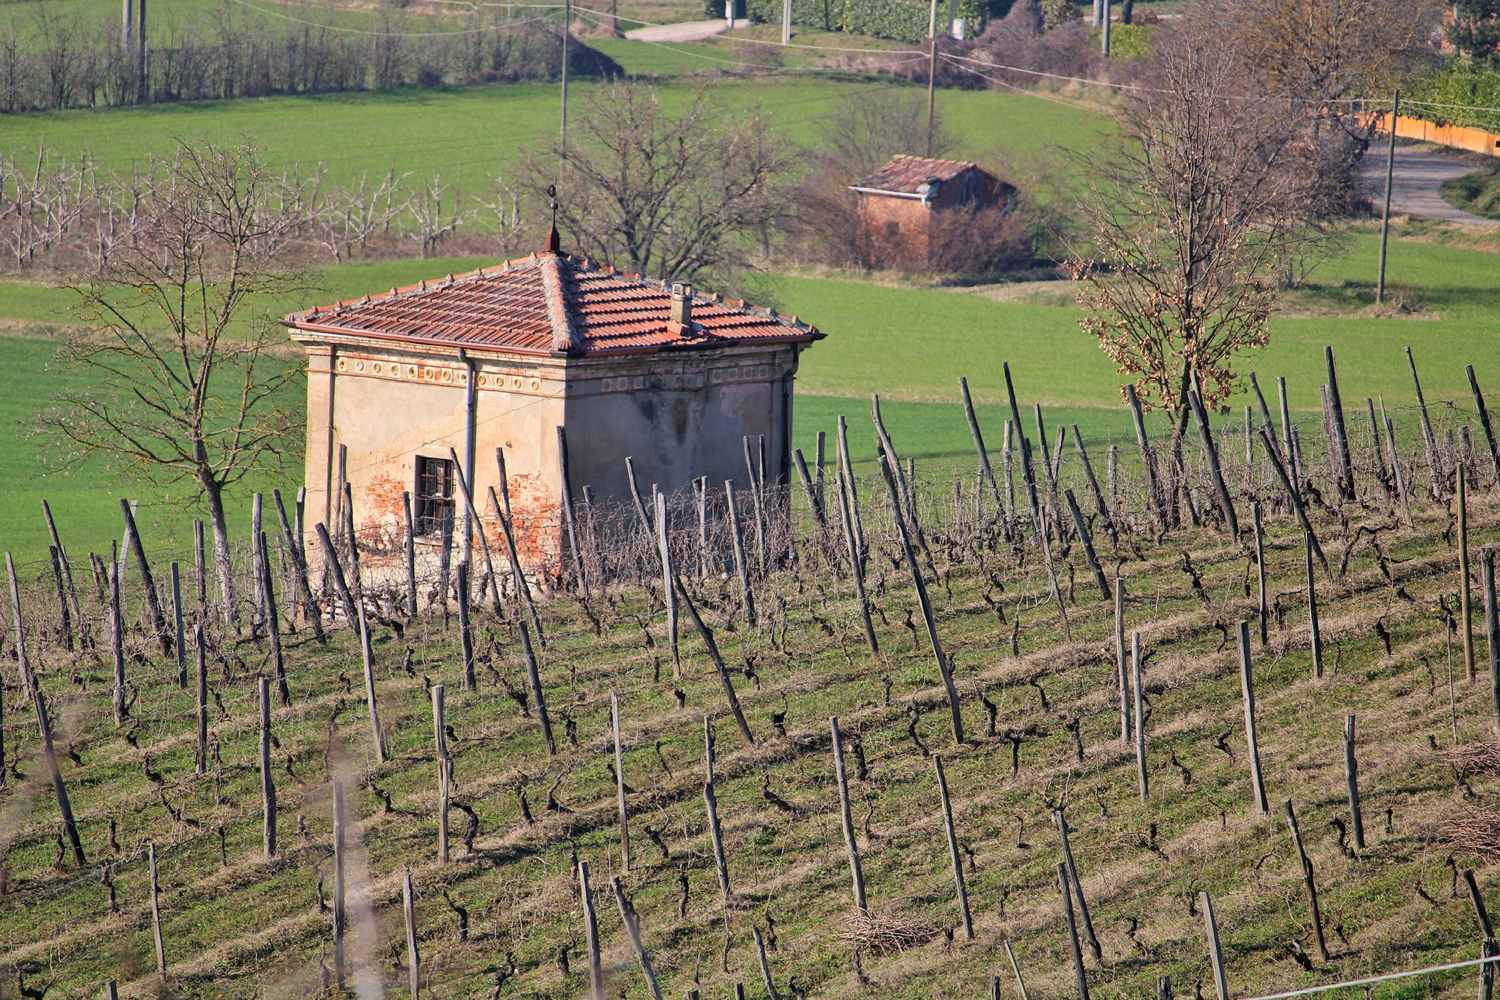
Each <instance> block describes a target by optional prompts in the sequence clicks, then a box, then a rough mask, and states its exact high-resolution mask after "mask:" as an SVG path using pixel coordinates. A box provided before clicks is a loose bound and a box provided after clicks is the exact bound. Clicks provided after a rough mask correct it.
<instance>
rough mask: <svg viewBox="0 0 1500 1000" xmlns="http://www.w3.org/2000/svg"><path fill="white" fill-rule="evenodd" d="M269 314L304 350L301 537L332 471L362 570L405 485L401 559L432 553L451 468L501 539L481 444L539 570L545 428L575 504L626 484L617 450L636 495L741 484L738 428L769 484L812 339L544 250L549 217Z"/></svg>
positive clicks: (730, 304)
mask: <svg viewBox="0 0 1500 1000" xmlns="http://www.w3.org/2000/svg"><path fill="white" fill-rule="evenodd" d="M283 322H284V324H285V325H286V326H287V327H289V328H290V335H291V337H292V339H293V340H295V341H297V342H298V343H300V344H301V345H302V346H303V347H304V348H305V349H306V351H307V356H308V377H307V459H306V463H307V464H306V480H305V481H306V485H307V497H306V510H307V521H308V525H309V532H310V537H309V539H308V540H307V541H308V545H307V551H308V552H309V554H312V553H316V552H317V551H318V543H317V540H316V538H315V537H311V530H312V526H313V525H314V524H315V523H316V522H319V521H321V522H324V523H325V524H328V525H330V526H332V525H333V523H334V518H335V514H336V511H337V510H338V504H339V501H338V495H339V493H340V492H341V488H340V483H341V482H343V481H347V482H348V483H349V486H350V489H351V495H352V498H353V510H354V512H355V515H356V530H357V531H358V533H359V535H360V542H361V549H362V550H367V551H368V552H369V553H370V554H369V555H368V556H367V555H365V554H364V552H362V559H364V560H365V561H366V564H367V566H370V567H372V568H375V569H376V570H377V572H378V568H379V564H380V562H381V558H382V555H384V556H385V557H387V558H388V559H389V560H390V562H391V564H392V565H395V560H396V558H397V557H398V556H399V555H400V553H401V552H403V551H404V547H405V540H404V539H405V528H404V525H405V513H404V511H403V505H404V501H403V494H408V493H409V494H410V496H411V500H412V503H413V508H414V509H413V512H412V515H413V522H414V532H413V534H414V536H415V537H416V540H417V548H418V553H419V559H423V560H427V561H430V560H431V559H432V557H433V556H434V555H435V553H436V552H437V551H438V548H439V546H440V543H441V525H442V523H443V520H444V518H452V519H453V521H455V522H456V523H457V525H458V527H457V528H456V533H457V534H458V535H460V536H461V535H462V533H463V523H464V519H465V514H464V504H463V501H462V494H461V490H460V489H459V488H458V486H457V484H456V482H455V480H456V475H455V473H456V472H457V471H459V469H461V470H462V471H463V472H464V474H465V475H466V476H467V477H469V479H468V481H469V482H470V483H472V485H473V487H474V489H473V495H474V498H475V503H476V505H477V506H478V507H479V508H480V510H479V514H480V522H481V524H482V526H483V530H484V531H485V534H486V536H487V538H488V539H489V540H490V546H491V548H492V550H494V551H495V552H497V553H503V552H504V551H505V549H504V543H503V541H501V538H502V537H503V536H502V534H501V532H500V527H499V525H498V523H497V522H496V520H495V518H494V514H493V510H492V509H490V505H489V503H488V492H487V491H488V489H489V488H490V487H492V486H498V484H499V474H498V463H497V461H496V459H495V453H496V450H497V449H503V450H504V453H505V461H506V466H507V469H506V473H507V477H506V478H507V480H508V482H507V485H508V488H509V491H510V499H511V504H512V508H513V520H514V522H515V528H516V532H517V536H518V537H517V540H516V547H517V549H518V553H519V555H520V556H521V559H522V563H523V566H525V567H526V568H527V570H528V572H549V571H555V570H557V569H558V568H559V566H560V564H561V560H562V559H563V557H564V556H565V554H566V550H565V549H564V548H563V541H562V537H563V536H562V532H563V528H562V517H561V513H562V508H561V506H560V501H561V498H562V495H563V479H562V476H563V471H562V464H561V449H560V447H559V443H558V438H559V435H558V431H557V429H558V428H563V429H564V430H565V432H566V440H567V452H568V480H569V484H570V487H571V490H572V495H573V497H574V499H575V501H577V500H578V499H580V498H581V497H582V495H583V489H584V487H586V486H587V487H591V488H592V491H593V495H594V497H595V500H596V501H599V500H606V499H610V498H617V499H623V498H627V497H628V496H629V486H628V483H627V477H626V471H625V457H626V456H627V455H628V456H631V457H632V460H633V462H634V465H635V469H636V474H637V477H638V480H639V482H640V484H641V488H642V489H645V490H647V491H649V489H650V487H651V485H652V484H657V485H658V486H659V487H660V488H661V489H662V490H663V491H664V492H668V493H670V492H672V491H675V490H678V489H681V488H683V487H685V486H687V485H688V484H689V483H690V482H691V481H692V480H693V479H695V478H697V477H699V476H707V477H708V478H709V482H710V483H713V484H716V485H722V483H723V482H724V480H726V479H733V480H735V481H736V482H739V483H743V482H744V481H745V478H746V472H745V466H744V459H743V438H745V437H746V436H748V437H749V438H750V440H751V441H752V442H756V441H757V439H758V438H760V437H763V438H764V442H765V448H766V479H767V483H768V485H769V484H770V480H771V478H772V476H773V475H777V476H779V478H780V480H781V481H782V482H785V481H786V480H787V478H788V472H789V463H790V453H791V427H792V386H793V378H794V376H795V374H796V371H797V364H798V356H799V355H800V354H801V352H802V350H803V349H804V348H806V347H807V346H808V345H809V344H810V343H812V342H813V341H814V340H818V339H821V338H822V336H823V334H822V333H820V332H819V331H818V330H817V329H816V328H814V327H812V326H810V325H808V324H806V323H803V322H801V321H799V320H798V319H797V318H796V317H794V316H793V317H785V316H780V315H778V314H777V313H776V311H775V310H771V309H758V308H755V307H752V306H750V305H748V304H746V303H744V302H741V301H735V300H731V299H726V298H721V297H720V296H717V295H704V294H701V293H696V292H695V291H694V290H693V289H692V288H691V286H684V285H669V284H667V283H664V282H659V281H650V280H647V279H644V278H642V277H640V276H638V275H634V274H626V273H622V272H620V271H617V270H615V269H613V268H609V267H601V266H598V265H596V264H595V263H593V262H591V261H589V260H585V259H580V258H577V257H573V256H570V255H568V254H564V253H561V252H560V251H559V250H558V249H557V242H556V234H555V233H554V234H552V235H551V236H550V237H549V240H548V248H547V249H546V250H544V251H543V252H540V253H533V254H531V255H530V256H528V257H525V258H522V259H519V260H512V261H508V262H506V263H503V264H500V265H498V266H495V267H488V268H481V269H480V270H477V271H474V272H473V273H471V274H465V275H460V276H456V277H455V276H453V275H448V276H447V277H444V278H442V279H440V280H437V281H424V282H420V283H418V284H417V285H413V286H410V287H407V288H393V289H391V290H390V292H389V293H387V294H384V295H376V296H365V297H363V298H360V299H355V300H350V301H345V302H339V303H336V304H334V305H332V306H324V307H319V308H314V309H309V310H306V311H304V312H299V313H295V314H293V315H291V316H288V317H287V318H286V319H285V320H284V321H283ZM450 449H451V452H450ZM454 453H456V455H457V456H458V459H459V462H460V463H461V464H460V466H459V468H458V469H455V468H454V467H453V462H452V461H451V460H450V456H451V455H452V454H454Z"/></svg>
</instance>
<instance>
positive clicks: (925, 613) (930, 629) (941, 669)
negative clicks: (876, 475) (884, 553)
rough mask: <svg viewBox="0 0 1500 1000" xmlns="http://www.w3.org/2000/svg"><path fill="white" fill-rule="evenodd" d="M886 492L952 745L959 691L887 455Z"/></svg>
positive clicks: (960, 735) (957, 737)
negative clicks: (943, 691)
mask: <svg viewBox="0 0 1500 1000" xmlns="http://www.w3.org/2000/svg"><path fill="white" fill-rule="evenodd" d="M880 469H881V473H882V474H883V477H884V479H885V485H886V488H887V489H888V490H889V491H890V494H891V513H892V515H893V517H894V519H895V522H896V533H897V535H898V536H900V539H901V550H902V551H903V552H904V553H905V554H906V565H907V568H909V569H910V570H911V577H912V583H913V585H914V586H915V587H916V590H917V603H918V604H919V605H920V606H921V608H922V619H923V621H924V622H926V624H927V638H928V640H929V642H931V644H932V656H933V659H935V660H936V661H937V668H938V675H939V676H941V677H942V679H943V686H944V687H945V688H947V690H948V712H949V715H950V716H951V719H952V722H953V742H955V743H962V742H964V719H963V713H962V712H961V711H960V709H959V702H958V688H956V687H955V686H954V684H953V673H952V671H950V670H949V669H948V658H947V657H946V656H944V655H943V644H942V641H941V640H939V639H938V633H937V621H936V620H935V619H934V618H933V616H932V601H931V600H929V599H928V596H927V585H926V584H925V583H924V582H923V581H922V568H921V567H920V566H919V565H917V554H916V552H915V551H914V550H913V549H912V546H911V537H910V535H909V534H908V533H907V530H906V518H905V516H904V515H903V514H902V511H901V497H900V494H899V492H898V490H897V476H896V473H897V472H898V471H899V470H898V468H897V467H896V466H895V463H894V462H892V461H890V455H889V453H887V457H886V460H885V461H882V462H881V465H880Z"/></svg>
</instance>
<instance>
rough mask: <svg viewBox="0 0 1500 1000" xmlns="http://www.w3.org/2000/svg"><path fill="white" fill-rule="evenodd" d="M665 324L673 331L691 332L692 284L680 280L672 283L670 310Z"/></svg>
mask: <svg viewBox="0 0 1500 1000" xmlns="http://www.w3.org/2000/svg"><path fill="white" fill-rule="evenodd" d="M667 325H668V326H669V328H670V329H671V330H672V332H673V333H677V334H683V335H685V334H691V333H692V332H693V286H692V285H688V284H684V283H682V282H673V283H672V311H671V313H670V315H669V316H668V317H667Z"/></svg>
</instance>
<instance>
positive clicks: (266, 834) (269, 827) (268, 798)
mask: <svg viewBox="0 0 1500 1000" xmlns="http://www.w3.org/2000/svg"><path fill="white" fill-rule="evenodd" d="M256 680H257V682H258V683H257V684H256V687H257V689H258V691H259V694H260V800H261V813H262V816H263V819H264V822H263V824H262V832H263V840H264V846H265V850H266V857H268V858H274V857H275V856H276V782H275V780H274V779H273V778H272V776H271V682H270V680H269V679H268V678H266V677H264V676H262V677H258V678H256Z"/></svg>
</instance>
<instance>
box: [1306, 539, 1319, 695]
mask: <svg viewBox="0 0 1500 1000" xmlns="http://www.w3.org/2000/svg"><path fill="white" fill-rule="evenodd" d="M1316 544H1317V542H1316V540H1315V539H1314V538H1313V536H1312V532H1310V531H1304V532H1303V533H1302V549H1303V553H1304V555H1305V556H1306V562H1307V635H1308V641H1309V642H1310V643H1311V644H1312V661H1313V676H1314V677H1322V676H1323V631H1322V629H1321V628H1319V627H1318V585H1317V581H1316V579H1315V578H1314V576H1313V546H1315V545H1316Z"/></svg>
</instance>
